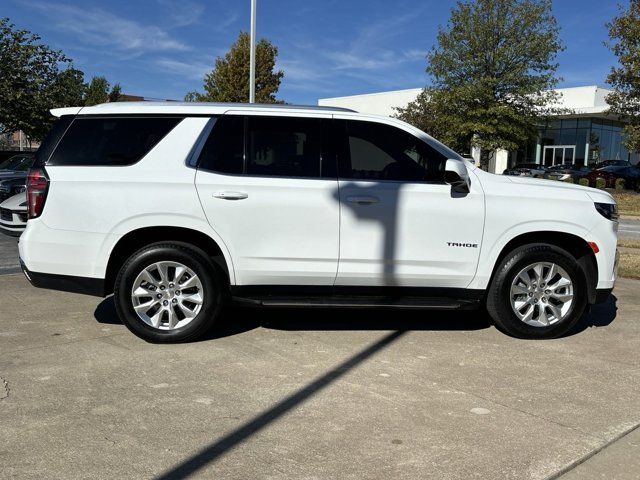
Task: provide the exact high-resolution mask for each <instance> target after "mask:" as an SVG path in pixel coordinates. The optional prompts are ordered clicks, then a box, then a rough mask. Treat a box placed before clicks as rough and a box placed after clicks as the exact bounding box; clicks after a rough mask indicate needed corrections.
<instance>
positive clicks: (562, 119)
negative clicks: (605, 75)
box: [318, 86, 640, 173]
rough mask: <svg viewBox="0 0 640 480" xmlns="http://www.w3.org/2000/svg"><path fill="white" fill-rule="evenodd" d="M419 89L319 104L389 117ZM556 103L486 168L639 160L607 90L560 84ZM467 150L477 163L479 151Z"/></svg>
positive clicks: (500, 152) (410, 100) (353, 97)
mask: <svg viewBox="0 0 640 480" xmlns="http://www.w3.org/2000/svg"><path fill="white" fill-rule="evenodd" d="M421 91H422V89H421V88H413V89H408V90H395V91H390V92H380V93H371V94H365V95H352V96H348V97H335V98H321V99H320V100H318V105H322V106H334V107H345V108H350V109H353V110H356V111H358V112H361V113H370V114H375V115H386V116H392V115H394V114H395V112H396V109H397V108H400V107H405V106H406V105H407V104H409V103H410V102H412V101H414V100H415V99H416V98H417V97H418V95H419V94H420V92H421ZM556 91H557V93H558V101H557V103H556V104H554V106H555V107H558V109H559V110H561V111H562V112H563V114H562V115H559V116H557V117H553V118H552V119H550V120H549V121H548V122H547V123H546V124H545V125H540V127H539V130H538V138H537V140H536V141H533V142H531V143H530V144H528V145H522V146H521V148H520V149H518V150H517V151H511V152H507V151H506V150H498V151H496V152H492V154H491V156H490V158H491V160H490V161H489V171H491V172H494V173H502V172H503V171H504V170H505V169H506V168H508V167H511V166H513V165H516V164H518V163H537V164H542V165H547V166H551V165H558V164H567V163H576V164H580V165H590V164H595V163H598V162H601V161H604V160H629V161H631V162H632V163H634V164H635V163H638V160H639V159H640V156H639V155H638V154H636V153H630V152H628V151H627V149H626V148H625V147H624V145H623V144H622V128H623V127H624V123H622V122H621V121H620V120H619V118H618V117H616V116H615V115H611V114H610V113H608V110H609V105H608V104H607V101H606V98H607V95H608V94H609V93H611V90H607V89H605V88H601V87H597V86H587V87H573V88H561V89H558V90H556ZM462 153H470V154H471V155H472V156H473V158H474V159H475V160H476V162H479V159H480V153H481V152H479V151H478V150H477V149H474V150H473V151H472V152H462Z"/></svg>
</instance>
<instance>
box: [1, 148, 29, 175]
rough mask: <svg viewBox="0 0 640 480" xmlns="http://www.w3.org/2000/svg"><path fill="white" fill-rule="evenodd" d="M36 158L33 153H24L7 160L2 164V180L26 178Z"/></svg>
mask: <svg viewBox="0 0 640 480" xmlns="http://www.w3.org/2000/svg"><path fill="white" fill-rule="evenodd" d="M34 158H35V157H34V155H33V154H31V153H23V154H19V155H14V156H13V157H10V158H8V159H6V160H5V161H4V162H2V163H0V180H6V179H9V178H26V176H27V171H28V170H29V169H30V168H31V166H32V165H33V161H34Z"/></svg>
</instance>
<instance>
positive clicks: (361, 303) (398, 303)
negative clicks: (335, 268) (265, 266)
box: [232, 295, 480, 310]
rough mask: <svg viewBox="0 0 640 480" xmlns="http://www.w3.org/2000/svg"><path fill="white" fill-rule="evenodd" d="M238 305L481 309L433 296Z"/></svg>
mask: <svg viewBox="0 0 640 480" xmlns="http://www.w3.org/2000/svg"><path fill="white" fill-rule="evenodd" d="M232 300H233V302H234V303H236V304H237V305H243V306H257V307H275V308H296V307H302V308H389V309H406V310H471V309H475V308H478V306H479V305H480V301H479V300H475V299H473V300H470V299H451V298H433V297H398V298H393V297H358V296H343V295H340V296H328V297H313V296H306V297H304V296H300V297H292V296H288V297H287V296H264V297H251V298H247V297H239V296H234V297H232Z"/></svg>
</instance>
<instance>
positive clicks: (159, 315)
mask: <svg viewBox="0 0 640 480" xmlns="http://www.w3.org/2000/svg"><path fill="white" fill-rule="evenodd" d="M223 298H224V295H223V287H222V281H221V278H220V275H219V274H217V271H216V267H215V266H214V264H213V262H212V261H211V260H210V258H209V257H208V256H207V255H206V254H205V252H203V251H202V250H200V249H198V248H196V247H193V246H191V245H188V244H183V243H158V244H153V245H149V246H148V247H145V248H143V249H141V250H139V251H138V252H136V253H134V254H133V255H132V256H131V257H130V258H129V259H128V260H127V261H126V262H125V264H124V265H123V266H122V268H121V269H120V272H119V274H118V277H117V279H116V284H115V289H114V299H115V304H116V311H117V312H118V315H119V317H120V319H121V320H122V322H123V323H124V324H125V325H126V326H127V327H128V328H129V330H131V331H132V332H133V333H134V334H136V335H137V336H139V337H141V338H143V339H145V340H147V341H150V342H156V343H173V342H185V341H191V340H195V339H197V338H198V337H200V336H201V335H203V334H204V333H205V332H206V331H207V330H208V329H209V328H211V327H212V326H213V324H214V323H215V321H216V319H217V317H218V316H219V314H220V309H221V307H222V303H223Z"/></svg>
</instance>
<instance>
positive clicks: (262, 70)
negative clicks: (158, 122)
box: [185, 32, 284, 103]
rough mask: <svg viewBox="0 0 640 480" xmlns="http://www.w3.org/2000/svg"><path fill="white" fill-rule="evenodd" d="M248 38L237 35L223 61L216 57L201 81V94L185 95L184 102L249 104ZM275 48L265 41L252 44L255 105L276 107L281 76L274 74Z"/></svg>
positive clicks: (276, 54) (279, 72)
mask: <svg viewBox="0 0 640 480" xmlns="http://www.w3.org/2000/svg"><path fill="white" fill-rule="evenodd" d="M249 45H250V37H249V34H248V33H246V32H240V35H239V36H238V39H237V40H236V41H235V43H234V44H233V45H231V48H230V49H229V51H228V52H227V53H226V54H225V56H224V57H218V58H216V61H215V66H214V69H213V71H211V72H210V73H208V74H207V75H206V76H205V78H204V91H205V92H204V93H203V94H200V93H198V92H189V93H187V95H186V96H185V100H186V101H200V102H248V101H249ZM277 56H278V48H277V47H275V46H274V45H273V44H272V43H271V42H269V41H268V40H266V39H264V38H263V39H261V40H260V41H259V42H258V43H257V44H256V102H258V103H277V102H278V100H277V99H276V93H277V92H278V89H279V88H280V82H281V81H282V77H283V76H284V72H282V71H281V70H278V71H275V65H276V58H277Z"/></svg>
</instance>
